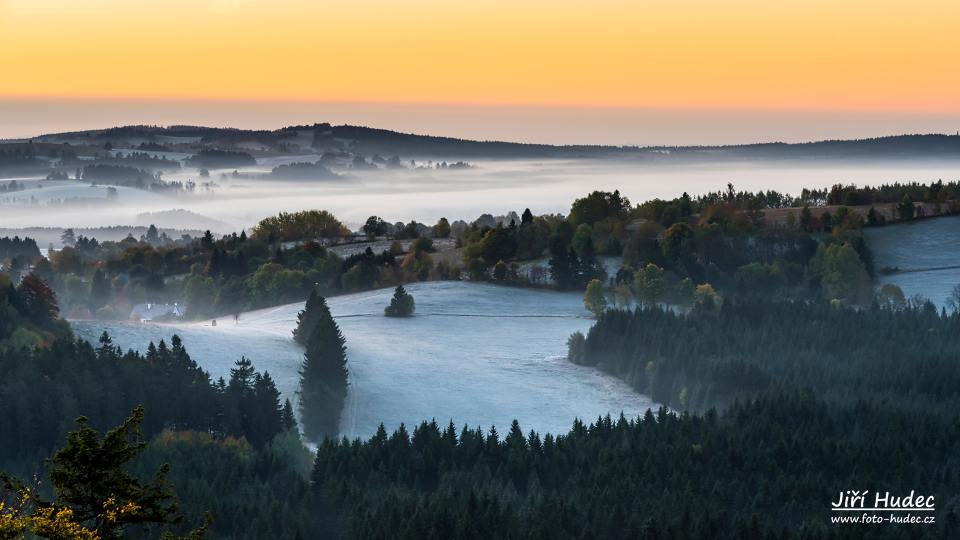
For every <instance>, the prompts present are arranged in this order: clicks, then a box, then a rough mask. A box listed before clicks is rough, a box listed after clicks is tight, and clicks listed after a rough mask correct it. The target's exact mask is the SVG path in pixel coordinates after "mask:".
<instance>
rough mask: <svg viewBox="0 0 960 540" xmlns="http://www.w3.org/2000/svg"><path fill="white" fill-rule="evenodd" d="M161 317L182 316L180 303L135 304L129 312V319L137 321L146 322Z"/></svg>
mask: <svg viewBox="0 0 960 540" xmlns="http://www.w3.org/2000/svg"><path fill="white" fill-rule="evenodd" d="M163 317H176V318H180V317H183V308H182V307H181V306H180V304H137V305H135V306H133V311H131V312H130V319H131V320H134V321H139V322H148V321H152V320H155V319H159V318H163Z"/></svg>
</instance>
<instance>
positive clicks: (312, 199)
mask: <svg viewBox="0 0 960 540" xmlns="http://www.w3.org/2000/svg"><path fill="white" fill-rule="evenodd" d="M315 158H316V156H300V157H299V158H297V157H284V158H271V159H268V160H261V162H259V163H257V165H255V166H251V167H248V168H245V169H244V168H241V169H239V170H238V174H239V176H234V175H233V170H232V169H231V170H212V171H210V176H209V177H208V178H203V179H201V178H199V177H198V174H197V170H196V169H193V168H190V167H187V168H184V169H182V170H180V171H178V172H172V173H169V174H165V175H164V176H163V178H164V180H165V181H168V182H169V181H182V182H187V181H194V182H196V183H197V188H196V189H195V190H194V191H192V192H179V193H178V192H148V191H144V190H139V189H133V188H122V187H119V188H116V189H117V192H116V194H115V196H113V197H107V195H106V188H104V187H94V188H91V187H90V184H89V183H84V182H77V181H65V182H64V181H58V182H52V181H51V182H39V184H42V185H43V187H42V188H41V187H37V184H38V183H37V182H30V183H29V185H28V189H26V190H22V191H18V192H14V193H3V192H0V208H2V211H0V227H7V228H13V227H33V226H51V227H63V228H66V227H97V226H109V225H133V224H139V223H140V222H139V221H137V216H139V215H140V214H143V213H145V212H164V211H169V210H173V209H184V210H187V211H189V212H192V213H194V214H196V217H195V219H193V218H191V217H190V216H189V215H188V214H184V215H182V216H180V220H181V222H179V223H177V224H178V225H179V228H183V229H193V228H201V229H203V228H209V227H210V226H211V224H213V225H216V224H218V223H222V224H223V225H222V228H225V229H230V230H240V229H241V228H244V227H250V226H252V225H253V224H255V223H256V222H257V221H259V220H260V219H262V218H264V217H266V216H269V215H274V214H276V213H277V212H279V211H296V210H303V209H309V208H323V209H327V210H330V211H331V212H333V213H334V214H335V215H337V216H338V217H339V218H340V219H342V220H344V221H345V222H346V223H347V224H348V225H349V226H351V227H358V226H360V225H361V224H362V223H363V221H364V220H365V219H366V218H367V217H368V216H370V215H379V216H382V217H384V218H385V219H387V220H389V221H391V222H393V221H404V222H407V221H410V220H414V219H415V220H417V221H421V222H424V223H432V222H435V221H436V220H437V219H438V218H440V217H447V218H449V219H450V220H451V221H453V220H456V219H464V220H467V221H472V220H474V219H476V218H477V217H478V216H479V215H481V214H483V213H490V214H493V215H500V214H505V213H507V212H509V211H516V212H520V211H522V210H523V209H524V208H526V207H529V208H530V209H531V210H532V211H533V212H534V214H542V213H554V212H560V213H566V212H567V211H569V205H570V201H572V200H574V199H575V198H577V197H581V196H583V195H584V194H585V193H587V192H589V191H592V190H597V189H599V190H608V191H613V190H614V189H619V190H620V191H621V192H622V193H624V194H625V195H626V196H627V197H629V198H630V200H631V201H634V202H641V201H644V200H648V199H652V198H656V197H667V198H672V197H675V196H677V195H678V194H679V193H682V192H684V191H686V192H688V193H690V194H691V195H696V194H700V193H705V192H709V191H715V190H718V189H723V188H724V187H725V186H726V184H727V183H728V182H732V183H733V184H734V185H735V186H736V187H737V188H738V189H747V190H761V189H762V190H769V189H774V190H778V191H781V192H789V193H792V194H794V195H796V194H798V193H799V191H800V190H801V189H802V188H804V187H810V188H822V187H828V186H830V185H832V184H835V183H844V184H847V183H855V184H860V185H865V184H880V183H884V182H896V181H901V182H904V181H926V182H928V181H935V180H937V179H943V180H945V181H946V180H953V179H957V178H958V177H960V164H958V163H957V162H936V161H917V162H905V161H898V162H896V163H873V164H851V163H848V162H844V163H835V164H834V163H829V162H785V161H776V162H773V161H771V162H763V161H754V162H751V163H729V162H727V163H700V164H696V163H678V164H669V165H656V164H651V163H644V162H631V161H629V160H586V159H584V160H537V161H529V160H527V161H522V160H514V161H491V160H486V161H484V160H481V161H476V162H471V165H473V167H472V168H469V169H398V170H383V169H381V170H378V171H348V172H346V173H342V174H343V176H342V177H341V178H339V179H335V180H319V179H310V180H303V181H294V180H286V179H285V180H276V179H269V178H263V177H257V176H256V174H262V173H263V172H264V171H268V170H270V167H272V166H275V165H276V164H278V163H280V162H281V161H283V162H294V161H297V160H298V159H304V160H305V159H315ZM278 160H280V161H278ZM244 175H248V176H244ZM201 180H203V182H207V183H208V184H207V185H206V186H205V187H201V185H200V184H201V182H200V181H201ZM2 183H3V182H2V181H0V184H2ZM167 226H173V225H172V224H170V225H167ZM218 232H228V231H218Z"/></svg>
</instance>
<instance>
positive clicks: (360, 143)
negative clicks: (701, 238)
mask: <svg viewBox="0 0 960 540" xmlns="http://www.w3.org/2000/svg"><path fill="white" fill-rule="evenodd" d="M32 141H33V143H34V144H39V143H45V144H46V145H50V144H58V145H63V144H65V143H66V144H69V145H71V146H76V147H80V148H82V147H102V146H103V145H105V144H107V143H110V144H111V145H112V146H113V147H115V148H119V147H137V145H151V144H157V145H163V147H164V148H169V149H171V150H173V151H178V152H189V153H198V152H201V151H205V152H210V151H220V152H227V151H230V152H248V153H249V154H251V155H253V156H255V157H264V156H271V155H284V154H297V153H304V152H311V153H318V154H322V153H323V152H328V151H329V152H335V151H349V152H352V153H355V154H362V155H367V156H384V157H389V156H395V155H396V156H401V157H403V158H404V159H410V158H416V159H434V160H457V159H478V158H499V159H548V158H566V159H572V158H611V157H617V158H630V159H641V160H646V161H654V162H660V161H666V162H669V161H676V160H693V161H707V162H708V161H727V160H770V159H775V160H782V159H797V160H807V159H818V160H867V159H869V160H878V159H880V160H882V159H893V160H902V159H946V160H958V159H960V136H957V135H940V134H927V135H896V136H889V137H878V138H873V139H858V140H827V141H818V142H810V143H796V144H793V143H791V144H788V143H779V142H772V143H762V144H747V145H733V146H648V147H637V146H600V145H598V146H590V145H570V146H562V145H560V146H558V145H547V144H528V143H513V142H502V141H475V140H467V139H457V138H452V137H438V136H432V135H417V134H412V133H400V132H396V131H390V130H386V129H376V128H370V127H363V126H351V125H341V126H332V125H330V124H325V123H324V124H313V125H303V126H289V127H285V128H281V129H277V130H243V129H233V128H212V127H203V126H169V127H159V126H122V127H115V128H109V129H101V130H90V131H78V132H69V133H54V134H48V135H42V136H39V137H35V138H33V139H32ZM24 142H25V141H18V143H19V144H20V145H21V146H20V148H21V149H22V148H23V146H22V145H23V144H24ZM3 147H4V145H3V144H0V149H2V148H3ZM48 148H49V146H48ZM60 148H63V147H62V146H61V147H60Z"/></svg>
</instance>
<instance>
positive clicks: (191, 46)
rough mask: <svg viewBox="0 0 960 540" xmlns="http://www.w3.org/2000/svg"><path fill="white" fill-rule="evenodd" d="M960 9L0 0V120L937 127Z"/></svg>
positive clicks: (776, 133)
mask: <svg viewBox="0 0 960 540" xmlns="http://www.w3.org/2000/svg"><path fill="white" fill-rule="evenodd" d="M958 25H960V2H956V1H947V0H914V1H912V2H902V1H889V0H872V1H865V0H846V1H843V2H838V1H837V0H830V1H826V0H806V1H803V2H798V1H792V0H785V1H780V2H769V1H759V0H726V1H723V2H718V1H715V0H676V1H673V2H663V1H656V2H654V1H648V0H593V1H590V2H587V1H582V0H581V1H572V0H551V1H545V0H542V1H541V0H512V1H509V2H508V1H501V0H472V1H469V2H468V1H463V0H407V1H405V2H396V1H395V0H352V1H350V2H320V1H316V0H287V1H280V0H272V1H267V0H189V1H188V0H164V1H156V0H140V1H130V0H124V1H121V0H85V1H84V2H77V1H75V0H42V1H37V0H0V51H3V54H0V73H2V77H0V111H6V112H8V116H5V117H4V118H6V120H4V119H2V118H0V137H15V136H26V135H30V134H36V131H35V130H37V129H41V130H43V131H52V130H57V128H58V126H59V125H58V124H57V121H58V119H59V121H60V122H61V123H62V126H63V127H68V128H71V129H77V128H80V127H102V126H101V125H100V124H96V122H97V120H99V121H100V122H124V123H127V122H129V121H135V119H137V118H140V117H149V118H145V119H144V122H148V121H149V122H151V123H175V122H183V121H184V120H187V121H189V120H190V119H191V118H193V117H198V116H199V117H202V118H201V119H206V121H208V122H215V123H217V124H221V125H235V126H237V127H279V126H280V125H282V124H284V123H312V122H315V121H327V120H330V119H331V117H335V118H336V119H337V120H336V121H338V123H339V122H340V121H343V122H350V123H366V124H371V125H377V126H379V127H388V128H393V129H401V130H404V131H412V132H437V131H438V130H439V131H440V132H439V133H438V134H444V135H455V136H472V137H477V138H499V139H507V140H528V141H543V142H581V143H582V142H597V143H605V144H610V143H621V144H657V143H663V144H684V143H688V144H705V143H716V142H752V141H755V140H809V139H811V138H831V137H834V136H836V137H847V136H870V135H882V134H893V133H904V132H917V131H939V132H951V133H952V132H955V131H956V130H957V128H958V127H960V122H958V119H960V40H957V39H956V28H957V27H958ZM112 106H115V107H112ZM48 109H50V110H54V111H58V112H57V115H56V118H54V119H53V120H52V121H50V122H48V121H45V120H43V117H44V115H45V114H47V116H51V115H50V114H48V113H45V112H44V111H46V110H48ZM113 109H116V110H113ZM94 110H96V111H101V113H100V114H98V115H93V114H91V112H90V111H94ZM9 111H15V112H16V113H17V114H12V113H9ZM204 111H207V112H206V114H201V113H203V112H204ZM271 111H272V113H271ZM319 115H326V116H327V117H326V118H318V117H317V116H319ZM38 116H39V118H38ZM90 116H96V117H95V118H87V117H90ZM291 117H292V118H298V119H299V120H297V121H293V122H291V121H289V120H288V118H291ZM31 118H34V120H33V121H32V123H31V121H30V119H31ZM353 118H357V120H355V121H352V122H351V119H353ZM189 123H202V122H189ZM658 135H659V137H658Z"/></svg>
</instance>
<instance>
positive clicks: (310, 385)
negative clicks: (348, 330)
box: [298, 296, 347, 440]
mask: <svg viewBox="0 0 960 540" xmlns="http://www.w3.org/2000/svg"><path fill="white" fill-rule="evenodd" d="M316 305H317V306H318V307H317V308H315V309H317V310H318V313H319V317H318V320H317V322H316V324H315V326H314V327H313V330H312V331H311V333H310V335H309V337H308V338H307V351H306V353H305V354H304V358H303V364H302V365H301V367H300V388H299V390H298V393H299V395H300V419H301V421H302V423H303V431H304V435H305V436H306V437H307V438H308V439H313V440H319V439H323V438H325V437H333V436H335V435H336V434H337V430H338V427H339V422H340V412H341V411H342V410H343V404H344V401H345V400H346V397H347V342H346V340H345V339H344V337H343V334H342V333H341V332H340V328H339V327H338V326H337V323H336V321H334V320H333V316H332V315H331V314H330V309H329V308H328V307H327V303H326V300H324V299H323V297H319V296H318V297H317V300H316Z"/></svg>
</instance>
